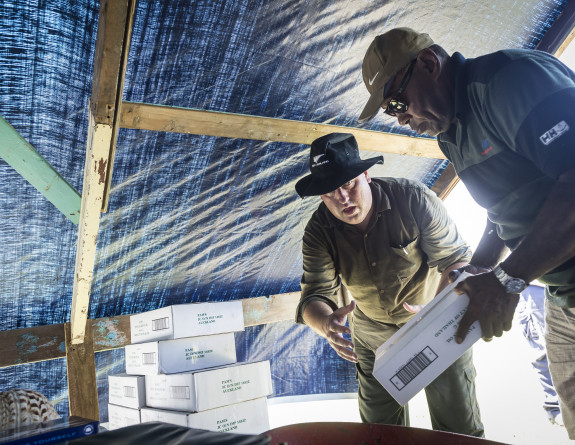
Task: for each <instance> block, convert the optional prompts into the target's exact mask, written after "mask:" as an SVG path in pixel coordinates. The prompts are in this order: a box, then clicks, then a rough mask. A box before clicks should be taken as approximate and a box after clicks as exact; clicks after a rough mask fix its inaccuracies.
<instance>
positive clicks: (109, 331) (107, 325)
mask: <svg viewBox="0 0 575 445" xmlns="http://www.w3.org/2000/svg"><path fill="white" fill-rule="evenodd" d="M299 299H300V293H299V292H290V293H287V294H278V295H270V296H265V297H256V298H246V299H244V300H242V310H243V313H244V324H245V326H246V327H248V326H257V325H261V324H269V323H276V322H279V321H285V320H294V319H295V309H296V307H297V304H298V303H299ZM88 327H89V328H90V329H89V331H90V335H92V337H93V345H94V346H93V349H94V352H101V351H107V350H110V349H116V348H123V347H124V346H126V345H129V344H130V338H131V337H130V316H129V315H120V316H117V317H107V318H98V319H96V320H88ZM65 329H66V326H65V325H64V324H55V325H49V326H37V327H34V328H25V329H13V330H11V331H0V368H5V367H8V366H15V365H22V364H25V363H33V362H38V361H44V360H54V359H59V358H64V357H66V334H65ZM69 336H70V337H71V329H70V335H69Z"/></svg>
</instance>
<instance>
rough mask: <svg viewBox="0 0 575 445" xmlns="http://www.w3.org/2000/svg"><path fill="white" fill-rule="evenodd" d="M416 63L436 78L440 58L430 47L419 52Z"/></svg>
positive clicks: (439, 68) (439, 69) (439, 70)
mask: <svg viewBox="0 0 575 445" xmlns="http://www.w3.org/2000/svg"><path fill="white" fill-rule="evenodd" d="M417 63H418V65H419V67H420V68H421V69H423V70H424V72H425V73H427V74H428V75H429V76H431V77H432V78H433V79H437V78H438V77H439V75H440V74H441V60H440V59H439V57H438V56H437V54H435V52H434V51H433V50H432V49H431V48H425V49H422V50H421V51H420V52H419V54H418V55H417Z"/></svg>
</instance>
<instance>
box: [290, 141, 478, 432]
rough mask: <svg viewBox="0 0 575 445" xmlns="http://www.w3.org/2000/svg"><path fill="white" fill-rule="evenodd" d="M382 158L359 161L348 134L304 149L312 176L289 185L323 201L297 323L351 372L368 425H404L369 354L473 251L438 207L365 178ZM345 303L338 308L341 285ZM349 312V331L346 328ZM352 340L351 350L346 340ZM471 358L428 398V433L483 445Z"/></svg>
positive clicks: (310, 241) (403, 187) (306, 248)
mask: <svg viewBox="0 0 575 445" xmlns="http://www.w3.org/2000/svg"><path fill="white" fill-rule="evenodd" d="M376 163H383V157H382V156H378V157H375V158H371V159H367V160H362V159H360V157H359V150H358V146H357V142H356V141H355V138H354V137H353V135H351V134H346V133H332V134H328V135H326V136H323V137H321V138H319V139H316V140H315V141H314V142H313V143H312V145H311V153H310V171H311V174H310V175H308V176H306V177H304V178H302V179H301V180H300V181H298V183H297V184H296V191H297V192H298V194H299V195H300V196H301V197H302V198H303V197H306V196H320V197H321V200H322V201H323V203H322V204H320V205H319V207H318V209H317V210H316V212H315V213H314V214H313V215H312V217H311V218H310V220H309V222H308V224H307V226H306V229H305V233H304V236H303V269H304V273H303V276H302V280H301V287H302V296H301V301H300V303H299V305H298V308H297V313H296V321H297V322H298V323H305V324H307V325H308V326H310V327H311V328H312V329H313V330H314V331H315V332H316V333H318V334H319V335H321V336H322V337H324V338H326V339H327V340H328V342H329V344H330V345H331V347H332V348H333V349H334V350H335V351H336V352H337V353H338V354H339V355H340V356H341V357H342V358H344V359H346V360H349V361H351V362H353V363H355V364H356V367H357V376H358V381H359V394H358V401H359V410H360V415H361V418H362V420H363V421H364V422H368V423H382V424H396V425H409V415H408V410H407V407H402V406H400V405H399V404H398V403H397V402H396V401H395V400H394V399H393V397H392V396H391V395H390V394H389V393H388V392H387V391H386V390H385V389H384V388H383V387H382V386H381V384H380V383H379V382H378V381H377V380H376V379H375V377H373V375H372V370H373V365H374V361H375V350H376V349H377V348H378V347H379V346H380V345H381V344H382V343H384V342H385V341H386V340H387V339H388V338H389V337H391V336H392V335H393V334H394V333H395V332H396V331H397V330H399V328H400V327H401V326H402V325H403V324H405V323H406V322H407V321H408V320H409V319H410V318H411V317H412V316H413V312H412V311H413V310H414V308H413V307H412V306H418V305H424V304H426V303H428V302H429V301H430V300H431V299H432V298H433V297H434V296H435V295H436V293H437V292H439V291H440V290H441V289H442V288H443V287H444V286H445V285H447V283H448V274H449V272H450V271H451V270H454V269H456V268H458V267H462V266H463V265H465V264H467V262H468V261H469V259H470V258H471V251H470V249H469V247H468V246H467V244H466V243H465V242H464V241H463V239H462V238H461V237H460V235H459V233H458V232H457V228H456V227H455V224H454V223H453V221H452V220H451V219H450V218H449V216H448V214H447V211H446V210H445V208H444V207H443V205H442V203H441V201H440V200H439V199H438V198H437V197H436V196H435V195H434V194H433V193H432V192H431V191H429V189H428V188H427V187H425V186H424V185H422V184H420V183H418V182H415V181H410V180H407V179H395V178H371V177H370V176H369V173H368V172H367V170H368V169H369V168H370V167H371V166H373V165H374V164H376ZM342 284H344V285H345V288H346V289H347V290H348V291H349V293H350V294H351V296H352V298H353V301H351V303H350V304H348V305H347V306H344V307H341V308H338V305H337V301H338V298H337V296H338V292H339V290H340V288H341V285H342ZM352 312H353V318H352V319H351V323H350V324H351V330H350V329H349V328H348V327H347V326H346V325H345V324H346V320H347V316H348V315H349V314H351V313H352ZM344 334H351V339H352V341H349V340H347V339H346V338H344ZM474 379H475V368H474V366H473V361H472V352H471V350H469V351H467V352H466V353H465V354H464V355H463V356H461V357H460V358H459V359H458V360H457V361H456V362H455V363H454V364H453V365H451V366H450V367H449V368H448V369H447V370H446V371H445V372H444V373H443V374H441V375H440V376H439V377H438V378H437V379H436V380H435V381H434V382H432V383H431V384H430V385H429V386H428V387H427V388H426V389H425V391H426V396H427V401H428V405H429V410H430V415H431V423H432V426H433V428H434V429H436V430H443V431H450V432H455V433H461V434H468V435H474V436H480V437H482V436H483V435H484V433H483V425H482V423H481V418H480V414H479V407H478V404H477V400H476V396H475V383H474Z"/></svg>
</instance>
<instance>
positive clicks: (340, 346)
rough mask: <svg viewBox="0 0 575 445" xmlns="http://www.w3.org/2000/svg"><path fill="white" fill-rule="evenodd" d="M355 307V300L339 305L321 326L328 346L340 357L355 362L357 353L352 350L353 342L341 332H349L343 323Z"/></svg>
mask: <svg viewBox="0 0 575 445" xmlns="http://www.w3.org/2000/svg"><path fill="white" fill-rule="evenodd" d="M354 309H355V301H352V302H351V303H350V304H348V305H347V306H344V307H340V308H339V309H338V310H336V311H334V312H333V314H331V315H330V316H329V317H327V318H326V320H325V322H324V325H323V327H322V330H323V333H324V336H325V338H326V339H327V341H328V342H329V344H330V346H331V347H332V348H333V349H335V352H337V354H338V355H339V356H340V357H341V358H344V359H346V360H348V361H350V362H353V363H357V354H356V353H355V352H353V343H352V342H351V341H349V340H346V339H345V338H344V337H343V334H350V333H351V330H350V329H349V328H348V327H347V326H346V325H345V322H346V320H347V316H348V315H349V314H351V313H352V312H353V310H354Z"/></svg>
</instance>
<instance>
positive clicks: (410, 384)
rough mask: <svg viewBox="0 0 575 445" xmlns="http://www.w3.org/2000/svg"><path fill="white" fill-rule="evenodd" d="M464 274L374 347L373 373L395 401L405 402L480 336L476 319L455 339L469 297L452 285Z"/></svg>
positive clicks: (463, 277)
mask: <svg viewBox="0 0 575 445" xmlns="http://www.w3.org/2000/svg"><path fill="white" fill-rule="evenodd" d="M468 276H469V274H462V276H460V278H459V279H458V281H456V282H455V283H453V284H451V285H449V286H448V287H447V288H445V289H444V290H443V291H442V292H441V293H440V294H439V295H438V296H436V297H435V298H434V299H433V300H432V301H431V302H430V303H428V304H427V306H426V307H425V308H423V310H422V311H421V312H419V313H418V314H416V315H415V316H414V317H413V318H412V319H411V320H410V321H409V322H408V323H406V324H405V326H403V327H402V328H401V329H400V330H399V331H397V332H396V333H395V334H394V335H393V336H391V338H389V340H387V341H386V342H385V343H384V344H383V345H381V346H380V347H379V348H378V349H377V351H376V359H375V365H374V369H373V375H374V376H375V378H376V379H377V380H378V381H379V382H380V383H381V384H382V386H383V387H384V388H385V389H387V391H388V392H389V393H390V394H391V395H392V396H393V398H394V399H395V400H396V401H397V402H398V403H399V404H401V405H405V404H406V403H407V402H408V401H409V400H410V399H411V398H412V397H413V396H415V395H416V394H417V393H418V392H419V391H421V390H422V389H423V388H425V387H426V386H427V385H428V384H429V383H431V382H432V381H433V380H435V378H436V377H437V376H438V375H439V374H441V373H442V372H443V371H445V369H447V368H448V367H449V366H450V365H451V364H452V363H453V362H454V361H455V360H457V359H458V358H459V357H460V356H461V355H462V354H463V353H464V352H465V351H466V350H467V349H469V348H470V347H471V346H472V345H473V344H474V343H475V342H476V341H477V340H478V339H479V338H481V328H480V326H479V322H477V321H476V322H474V323H473V324H472V325H471V327H470V330H469V333H468V334H467V337H466V338H465V340H464V342H463V343H461V344H457V343H456V342H455V332H456V331H457V327H458V326H459V321H460V320H461V317H462V316H463V314H464V313H465V311H466V310H467V306H468V304H469V298H468V297H467V295H458V294H457V293H455V292H454V291H453V288H454V287H455V286H456V285H457V283H458V282H459V281H461V280H463V279H465V278H466V277H468Z"/></svg>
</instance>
